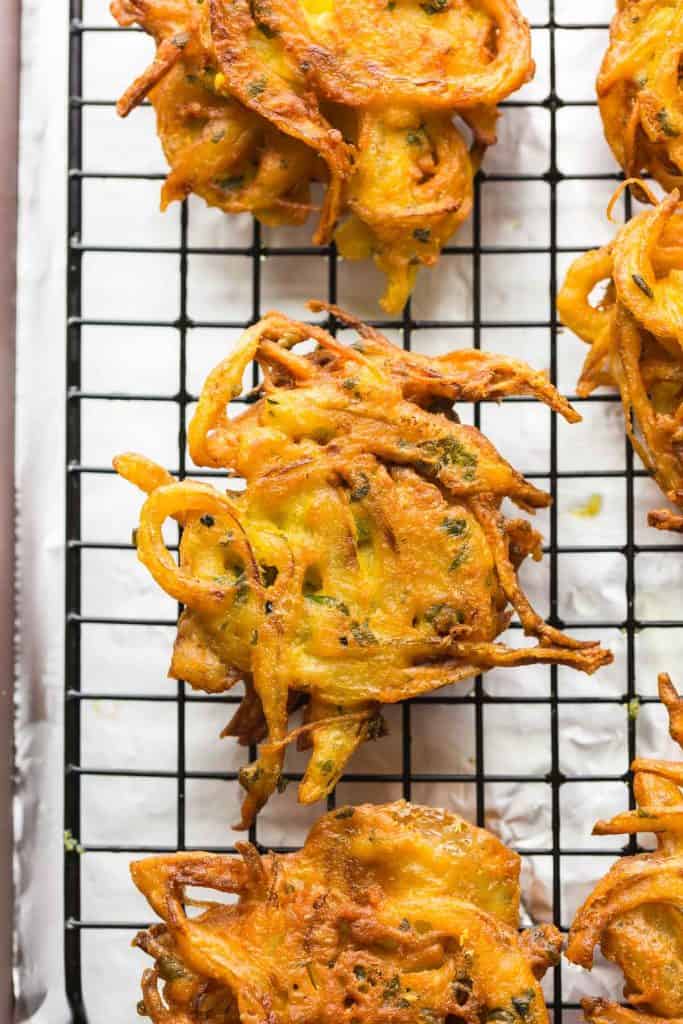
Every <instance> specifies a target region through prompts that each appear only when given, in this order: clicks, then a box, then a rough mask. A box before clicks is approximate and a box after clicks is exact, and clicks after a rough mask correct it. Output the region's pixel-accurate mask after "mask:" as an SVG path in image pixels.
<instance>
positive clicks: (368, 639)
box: [351, 621, 377, 647]
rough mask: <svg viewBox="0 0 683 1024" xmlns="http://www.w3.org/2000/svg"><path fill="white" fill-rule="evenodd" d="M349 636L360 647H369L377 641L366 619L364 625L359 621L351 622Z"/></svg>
mask: <svg viewBox="0 0 683 1024" xmlns="http://www.w3.org/2000/svg"><path fill="white" fill-rule="evenodd" d="M351 636H352V637H353V639H354V640H355V641H356V643H357V644H360V645H361V647H369V646H371V645H372V644H376V643H377V637H376V636H375V634H374V633H373V632H372V630H371V629H370V627H369V626H368V624H367V621H366V622H365V624H364V625H361V624H360V622H355V621H354V622H352V623H351Z"/></svg>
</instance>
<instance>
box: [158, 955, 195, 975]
mask: <svg viewBox="0 0 683 1024" xmlns="http://www.w3.org/2000/svg"><path fill="white" fill-rule="evenodd" d="M157 970H158V971H159V977H161V978H163V980H164V981H177V980H178V978H185V977H187V974H188V972H187V971H186V970H185V964H184V963H183V962H182V960H179V959H178V957H177V956H174V955H173V953H164V954H163V956H160V957H159V959H158V960H157Z"/></svg>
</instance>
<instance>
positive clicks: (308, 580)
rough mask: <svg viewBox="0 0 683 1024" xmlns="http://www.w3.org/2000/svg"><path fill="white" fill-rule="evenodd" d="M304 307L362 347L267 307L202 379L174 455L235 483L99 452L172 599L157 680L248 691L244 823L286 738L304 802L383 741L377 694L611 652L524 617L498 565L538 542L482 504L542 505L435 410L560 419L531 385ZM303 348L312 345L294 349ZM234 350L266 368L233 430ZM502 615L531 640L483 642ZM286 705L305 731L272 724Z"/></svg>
mask: <svg viewBox="0 0 683 1024" xmlns="http://www.w3.org/2000/svg"><path fill="white" fill-rule="evenodd" d="M311 306H312V308H313V309H315V310H320V309H323V308H326V309H328V310H329V311H330V312H332V313H333V314H334V315H335V316H337V317H338V318H339V319H340V320H341V321H342V322H346V323H347V324H348V325H350V326H352V327H354V328H355V330H356V331H357V333H358V335H359V340H358V341H357V342H356V343H355V344H354V345H353V346H352V347H348V346H345V345H342V344H341V343H340V342H339V341H337V340H336V339H335V338H333V337H332V336H331V335H330V334H328V333H327V332H326V331H324V330H322V329H321V328H320V327H315V326H310V325H307V324H304V323H298V322H295V321H292V320H289V319H288V318H286V317H284V316H282V315H281V314H278V313H271V314H269V315H268V316H267V317H265V319H263V320H262V321H260V322H259V323H257V324H255V325H254V326H253V327H251V328H249V329H248V330H247V331H246V332H245V334H244V335H243V337H242V339H241V340H240V342H239V343H238V345H237V347H236V349H235V351H234V352H233V353H232V354H231V355H230V356H229V357H228V358H227V359H226V360H224V361H223V362H222V363H221V364H219V366H217V367H216V369H215V370H214V371H213V372H212V373H211V374H210V375H209V377H208V379H207V381H206V383H205V385H204V389H203V391H202V394H201V397H200V399H199V404H198V406H197V410H196V412H195V415H194V417H193V419H192V422H191V424H190V427H189V431H188V442H189V450H190V454H191V456H192V459H193V461H194V463H195V464H196V465H199V466H208V467H213V468H218V469H227V470H229V471H230V472H231V473H232V474H234V475H235V476H237V477H240V478H242V479H243V480H244V481H245V483H246V487H245V489H244V490H243V491H242V492H240V493H236V492H228V494H222V493H220V492H219V491H217V490H215V489H214V488H213V487H210V486H208V485H206V484H204V483H199V482H196V481H188V480H185V481H183V482H182V483H179V482H176V481H175V480H173V478H172V477H171V476H170V474H167V473H166V472H165V470H162V469H161V468H160V467H157V466H154V464H153V463H150V462H149V461H148V460H147V459H144V458H143V457H142V456H138V455H123V456H120V457H118V458H117V459H116V460H115V462H114V465H115V468H116V469H117V471H118V472H119V473H120V474H121V475H122V476H123V477H125V478H126V479H128V480H130V481H131V482H133V483H134V484H136V485H137V486H139V487H140V488H142V490H144V491H146V492H147V493H148V494H149V497H148V499H147V501H146V503H145V504H144V506H143V509H142V512H141V517H140V526H139V529H138V530H137V533H136V537H137V549H138V555H139V558H140V560H141V561H142V562H143V563H144V564H145V565H146V566H147V568H148V569H149V571H150V572H151V574H152V575H153V576H154V578H155V580H156V581H157V583H158V584H159V585H160V586H161V587H162V588H163V589H164V590H165V591H166V592H167V593H168V594H170V595H171V596H172V597H174V598H175V599H176V600H178V601H180V602H182V603H183V604H184V605H185V610H184V612H183V614H182V616H181V619H180V622H179V626H178V637H177V640H176V644H175V650H174V655H173V661H172V665H171V673H170V674H171V676H173V677H174V678H177V679H184V680H186V681H187V682H189V683H190V684H191V685H192V686H195V687H197V688H200V689H203V690H206V691H209V692H217V691H223V690H227V689H229V688H230V687H231V686H232V685H233V684H234V683H235V682H236V681H237V680H244V681H245V684H246V693H245V697H244V702H243V704H242V706H241V708H240V710H239V711H238V713H237V715H236V716H235V718H234V719H233V720H232V722H231V723H230V724H229V725H228V727H227V729H226V730H225V733H224V735H230V736H236V737H237V738H238V739H239V741H240V742H241V743H243V744H245V745H246V744H250V743H253V742H257V741H263V742H262V743H261V746H260V750H259V758H258V760H257V761H256V762H255V763H253V764H251V765H250V766H249V767H248V768H245V769H244V770H243V771H242V773H241V776H240V781H241V782H242V784H243V786H244V787H245V789H246V790H247V797H246V800H245V803H244V806H243V812H242V813H243V818H242V823H241V825H242V827H246V826H247V825H249V823H250V822H251V821H252V820H253V817H254V815H255V814H256V812H257V811H258V810H259V808H260V807H262V806H263V804H264V803H265V801H266V800H267V799H268V797H269V796H270V795H271V793H272V792H273V791H274V790H275V789H276V787H277V786H278V784H279V783H280V781H281V778H282V770H283V760H284V756H285V748H286V746H287V744H289V743H290V742H292V741H293V740H297V741H298V743H299V747H300V748H309V749H311V750H312V753H311V758H310V761H309V763H308V766H307V768H306V772H305V775H304V778H303V781H302V783H301V786H300V789H299V798H300V800H301V801H302V802H304V803H311V802H313V801H315V800H319V799H321V798H322V797H324V796H325V795H326V794H328V793H329V792H330V791H331V789H332V788H333V786H334V785H335V783H336V782H337V780H338V778H339V776H340V775H341V772H342V770H343V768H344V765H345V764H346V762H347V760H348V758H349V757H350V756H351V754H352V753H353V751H354V750H355V749H356V747H358V745H359V744H360V743H362V742H363V741H364V740H366V739H372V738H375V737H376V736H377V735H379V734H380V733H381V731H382V720H381V717H380V715H379V707H380V705H381V704H386V703H394V702H397V701H400V700H404V699H406V698H409V697H414V696H416V695H418V694H422V693H428V692H430V691H431V690H434V689H436V688H437V687H440V686H445V685H447V684H449V683H455V682H458V681H460V680H462V679H465V678H467V677H469V676H471V675H473V674H475V673H476V672H478V671H481V670H483V669H487V668H491V667H493V666H512V665H525V664H531V663H533V662H544V663H559V664H564V665H569V666H573V667H575V668H578V669H580V670H582V671H585V672H589V673H590V672H593V671H594V670H595V669H597V668H599V667H600V666H601V665H603V664H605V663H607V662H609V661H610V660H611V655H610V653H609V652H607V651H605V650H603V649H602V648H601V647H600V646H599V645H598V644H597V643H595V642H592V641H589V642H586V643H580V642H578V641H576V640H573V639H571V638H570V637H568V636H566V635H564V634H563V633H561V632H560V631H559V630H558V629H556V628H553V627H552V626H549V625H547V624H546V623H545V622H544V621H543V619H542V618H541V617H540V616H539V615H538V614H537V613H536V612H535V611H534V609H533V608H532V607H531V605H530V603H529V601H528V599H527V598H526V596H525V594H524V593H523V591H522V589H521V587H520V585H519V582H518V580H517V573H516V570H517V569H518V567H519V565H520V564H521V563H522V562H523V560H524V559H525V558H526V557H527V556H528V555H531V556H532V557H533V558H534V559H538V558H540V556H541V539H540V536H539V535H538V534H537V533H536V532H535V531H534V530H532V529H531V526H530V525H529V523H528V522H527V521H526V520H522V519H508V518H506V517H505V516H504V515H503V514H502V512H501V503H502V501H503V499H504V498H506V497H508V498H511V499H512V501H514V502H515V503H516V504H517V505H518V506H520V507H521V508H523V509H526V510H528V511H533V510H534V509H536V508H543V507H546V506H547V505H548V504H549V501H550V498H549V496H548V495H547V494H545V493H544V492H542V491H540V490H538V489H537V488H536V487H534V486H533V485H532V484H531V483H529V482H528V481H526V480H525V479H524V478H523V477H522V476H521V475H520V474H519V473H518V472H516V471H515V470H514V469H513V468H512V467H511V466H510V465H509V464H508V463H507V462H505V461H504V459H502V458H501V456H500V455H499V454H498V452H497V451H496V450H495V449H494V448H493V446H492V445H491V444H490V443H489V442H488V441H487V440H486V438H485V437H483V436H482V435H481V434H480V433H479V431H478V430H476V429H475V428H474V427H470V426H465V425H463V424H461V423H460V422H459V420H458V418H457V416H456V415H455V414H454V412H453V410H452V405H453V402H454V401H455V400H464V401H472V400H478V399H481V398H485V397H490V398H500V397H502V396H504V395H509V394H513V393H516V394H521V393H525V394H532V395H534V396H536V397H538V398H539V399H541V400H542V401H544V402H545V403H546V404H548V405H549V406H550V407H551V408H553V409H556V410H557V411H558V412H561V413H562V414H563V415H564V416H565V417H566V418H567V419H568V420H570V421H572V420H576V419H577V418H578V417H577V415H576V413H575V412H574V411H573V409H572V408H571V406H570V405H569V404H568V403H567V402H566V401H565V400H564V399H563V398H561V397H560V395H558V393H557V392H556V391H555V389H554V388H553V387H552V385H551V384H550V383H549V381H548V380H547V378H546V377H545V376H544V375H543V374H541V373H537V372H535V371H533V370H532V369H531V368H530V367H528V366H526V365H525V364H523V363H519V362H516V361H515V360H513V359H510V358H508V357H504V356H494V355H490V354H487V353H483V352H479V351H473V350H469V349H468V350H462V351H456V352H452V353H449V354H448V355H443V356H438V357H436V358H429V357H427V356H424V355H419V354H417V353H408V352H403V351H401V350H400V349H397V348H396V347H395V346H394V345H392V344H391V343H390V342H389V341H387V340H386V338H384V337H383V336H382V335H381V334H379V333H378V332H377V331H375V330H374V329H372V328H370V327H366V326H365V325H364V324H361V323H360V322H359V321H356V320H355V319H354V318H352V317H349V316H348V315H347V314H345V313H343V312H342V311H341V310H338V309H337V308H336V307H328V306H324V305H323V304H322V303H312V304H311ZM310 339H312V340H313V341H314V342H316V344H317V347H316V348H315V350H314V351H313V352H312V353H310V354H309V355H301V354H299V353H297V352H295V351H293V349H294V347H295V346H296V345H297V344H298V343H300V342H304V341H306V340H310ZM252 360H256V362H257V363H258V364H259V366H260V368H261V371H262V373H263V384H262V386H261V388H260V391H259V397H258V400H257V401H255V402H254V403H253V404H251V405H249V406H248V407H247V409H246V411H244V412H242V413H241V414H240V415H239V416H237V417H234V418H233V417H231V416H229V414H228V409H227V407H228V403H229V402H230V401H231V399H233V398H235V397H236V396H237V395H239V393H240V392H241V390H242V380H243V376H244V373H245V370H246V369H247V367H248V365H249V364H250V362H251V361H252ZM252 397H254V396H252ZM169 517H174V518H175V519H176V520H178V521H179V522H180V523H181V524H182V525H183V527H184V532H183V537H182V542H181V545H180V564H179V565H177V564H176V562H175V561H174V559H173V558H172V557H171V555H170V553H169V552H168V550H167V548H166V546H165V544H164V540H163V537H162V526H163V523H164V521H165V520H166V519H167V518H169ZM512 610H514V611H515V612H516V613H517V614H518V616H519V618H520V621H521V624H522V627H523V629H524V631H525V633H526V634H527V635H528V636H533V637H536V638H537V640H538V645H537V646H532V647H528V648H521V649H511V648H508V647H506V646H504V645H502V644H499V643H495V640H496V638H497V637H498V636H499V634H500V633H501V632H503V630H505V628H506V627H507V625H508V622H509V620H510V616H511V613H512ZM302 704H305V711H304V723H303V725H302V726H300V727H299V728H296V729H293V730H292V731H288V718H289V715H290V714H291V712H292V711H293V710H295V709H296V708H297V707H299V706H300V705H302Z"/></svg>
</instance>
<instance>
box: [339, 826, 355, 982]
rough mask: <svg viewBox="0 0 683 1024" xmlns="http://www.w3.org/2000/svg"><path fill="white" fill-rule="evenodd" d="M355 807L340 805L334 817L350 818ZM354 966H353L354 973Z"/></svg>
mask: <svg viewBox="0 0 683 1024" xmlns="http://www.w3.org/2000/svg"><path fill="white" fill-rule="evenodd" d="M355 810H356V809H355V807H342V808H341V810H339V811H337V813H336V814H335V818H338V819H339V820H340V821H342V820H343V819H344V818H352V817H353V815H354V813H355ZM355 970H356V968H355V967H354V973H355Z"/></svg>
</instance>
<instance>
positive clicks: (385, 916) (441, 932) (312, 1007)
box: [131, 801, 561, 1024]
mask: <svg viewBox="0 0 683 1024" xmlns="http://www.w3.org/2000/svg"><path fill="white" fill-rule="evenodd" d="M239 852H240V854H241V855H242V859H241V860H239V859H237V858H234V857H225V856H216V855H212V854H208V853H177V854H173V855H170V856H162V857H150V858H149V859H147V860H143V861H138V862H137V863H134V864H133V865H132V866H131V872H132V875H133V879H134V881H135V884H136V885H137V887H138V888H139V889H140V890H141V892H142V893H143V895H144V896H145V897H146V898H147V899H148V901H149V903H150V905H151V906H152V908H153V909H154V911H155V912H156V913H157V914H158V915H159V916H160V917H161V918H162V919H163V921H164V924H163V925H155V926H153V927H152V928H150V929H149V930H148V931H145V932H141V933H140V934H139V935H138V936H137V938H136V939H135V944H136V945H138V946H140V947H141V948H142V949H144V950H145V952H147V953H149V954H150V955H151V956H152V957H154V960H155V965H154V968H153V969H151V970H146V971H145V973H144V975H143V982H142V990H143V1001H142V1005H141V1006H140V1011H141V1012H142V1011H144V1013H145V1014H147V1015H149V1016H150V1017H151V1018H152V1020H153V1021H154V1024H198V1022H200V1021H205V1022H207V1024H227V1022H230V1024H233V1022H234V1024H237V1022H239V1021H241V1022H243V1024H247V1022H248V1024H266V1022H267V1024H289V1022H291V1024H309V1022H310V1024H313V1022H315V1024H353V1022H357V1021H363V1022H366V1024H394V1022H395V1024H414V1022H415V1021H423V1022H425V1024H445V1022H446V1021H450V1022H454V1021H463V1022H466V1024H480V1022H482V1021H491V1022H493V1021H503V1022H506V1024H546V1022H547V1019H548V1018H547V1011H546V1007H545V1002H544V998H543V992H542V989H541V986H540V984H539V979H540V978H541V977H542V976H543V974H544V973H545V971H546V970H547V968H548V967H549V966H550V965H551V964H553V963H556V962H557V960H558V958H559V952H560V946H561V937H560V934H559V932H558V931H557V930H556V929H555V928H554V927H553V926H552V925H540V926H538V927H536V928H533V929H531V930H530V931H527V932H523V933H522V934H519V933H518V931H517V929H518V925H519V868H520V860H519V857H518V856H517V854H515V853H513V852H512V851H510V850H507V849H506V848H505V847H504V846H503V845H502V843H501V842H500V841H499V840H498V839H496V838H495V837H494V836H492V835H491V834H490V833H489V832H486V831H485V830H484V829H479V828H474V827H473V826H472V825H469V824H468V823H467V822H465V821H463V819H462V818H459V817H457V816H456V815H454V814H449V813H448V812H446V811H441V810H436V809H434V808H427V807H417V806H411V805H410V804H407V803H405V802H403V801H401V802H399V803H395V804H386V805H384V806H373V805H369V804H366V805H364V806H361V807H343V808H342V809H341V810H337V811H333V812H331V813H329V814H326V815H325V817H323V818H321V819H320V820H319V821H318V823H317V824H316V825H315V826H314V827H313V829H312V830H311V832H310V834H309V836H308V839H307V840H306V843H305V845H304V847H303V849H302V850H300V851H299V852H298V853H290V854H286V855H276V854H268V855H266V856H261V855H259V853H258V852H257V851H256V849H255V848H254V847H253V846H251V845H250V844H248V843H243V844H239ZM186 886H201V887H202V888H210V889H215V890H217V891H218V892H222V893H226V892H227V893H234V894H236V895H237V897H238V900H237V902H236V903H233V904H231V905H229V906H226V905H225V903H203V904H202V908H203V909H202V913H201V914H200V915H199V916H189V915H188V914H187V913H186V911H185V909H184V908H185V907H186V906H188V905H191V900H190V899H188V898H184V889H185V887H186ZM160 980H161V981H162V982H164V983H165V984H164V989H163V996H162V995H161V993H160V992H159V981H160Z"/></svg>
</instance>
